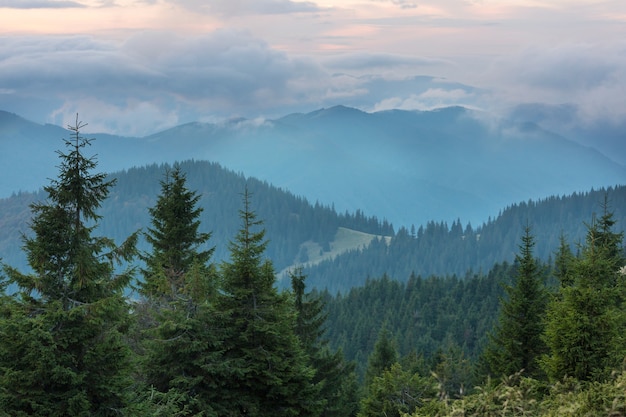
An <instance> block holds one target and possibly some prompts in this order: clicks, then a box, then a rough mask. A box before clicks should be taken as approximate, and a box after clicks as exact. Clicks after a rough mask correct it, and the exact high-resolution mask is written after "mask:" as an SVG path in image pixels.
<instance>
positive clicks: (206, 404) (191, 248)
mask: <svg viewBox="0 0 626 417" xmlns="http://www.w3.org/2000/svg"><path fill="white" fill-rule="evenodd" d="M198 199H199V196H198V195H197V194H196V193H195V192H193V191H190V190H188V189H187V187H186V178H185V175H184V174H183V173H182V172H181V169H180V167H179V166H178V165H176V166H175V167H174V170H173V171H172V172H166V179H165V180H164V181H162V182H161V194H160V195H159V197H158V198H157V202H156V204H155V206H154V207H152V208H151V209H150V214H151V215H152V225H153V227H152V228H150V229H149V230H148V233H147V234H146V238H147V240H148V243H149V244H150V245H151V246H152V251H151V252H148V253H146V254H144V255H143V256H142V258H143V260H144V261H145V263H146V267H145V268H144V269H143V270H142V273H143V276H144V281H143V282H142V283H140V292H141V293H142V294H143V295H144V297H145V298H144V300H143V301H142V302H143V303H144V305H143V306H142V307H143V308H139V309H137V314H142V313H143V314H145V315H147V319H146V318H145V319H144V320H143V321H144V322H147V323H148V325H147V326H148V328H147V329H145V333H146V341H145V343H144V345H145V350H146V351H145V360H144V371H143V376H144V378H145V383H146V385H148V386H149V387H151V389H152V390H153V391H150V392H149V393H148V389H146V392H145V393H144V394H149V398H150V399H151V400H150V401H149V402H148V405H147V407H148V410H153V412H154V410H158V411H159V412H162V413H164V414H165V413H167V414H169V415H178V413H182V414H185V413H186V414H192V415H208V414H210V413H214V412H216V413H218V414H221V413H223V412H224V410H223V409H220V402H219V399H220V398H219V396H218V393H219V391H218V390H217V389H216V388H217V387H218V386H219V384H220V381H221V379H222V376H221V374H220V372H222V371H223V366H222V363H221V360H220V354H221V353H220V329H219V326H218V320H217V317H218V314H217V313H216V311H215V304H214V303H215V294H216V289H217V283H216V282H217V273H216V270H215V267H214V266H213V265H211V264H209V260H210V256H211V253H212V252H213V249H208V250H200V248H201V246H202V245H204V244H206V242H207V240H208V239H209V237H210V234H209V233H201V232H199V231H198V229H199V226H200V222H199V220H198V217H199V216H200V213H201V211H202V210H201V209H200V208H197V207H196V205H197V203H198ZM165 406H166V407H165ZM164 407H165V408H164ZM144 412H145V410H144ZM203 413H204V414H203Z"/></svg>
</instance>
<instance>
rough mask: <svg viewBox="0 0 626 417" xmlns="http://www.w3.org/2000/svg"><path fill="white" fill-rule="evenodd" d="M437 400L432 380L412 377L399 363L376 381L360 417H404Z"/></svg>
mask: <svg viewBox="0 0 626 417" xmlns="http://www.w3.org/2000/svg"><path fill="white" fill-rule="evenodd" d="M435 396H436V390H435V384H434V383H433V381H432V380H431V379H430V378H424V377H421V376H420V375H419V374H417V373H413V374H411V373H410V372H407V371H405V370H403V369H402V366H401V365H400V364H399V363H398V362H396V363H394V364H393V365H391V367H389V368H388V369H385V370H384V371H383V372H382V374H380V375H379V376H376V377H374V379H373V380H372V383H371V385H370V389H369V393H368V394H367V396H366V397H365V398H363V400H362V401H361V410H360V411H359V413H358V417H379V416H389V417H392V416H393V417H402V416H405V415H407V413H412V412H414V411H415V409H416V408H417V407H420V406H422V405H424V403H425V402H426V401H428V400H432V399H433V398H434V397H435Z"/></svg>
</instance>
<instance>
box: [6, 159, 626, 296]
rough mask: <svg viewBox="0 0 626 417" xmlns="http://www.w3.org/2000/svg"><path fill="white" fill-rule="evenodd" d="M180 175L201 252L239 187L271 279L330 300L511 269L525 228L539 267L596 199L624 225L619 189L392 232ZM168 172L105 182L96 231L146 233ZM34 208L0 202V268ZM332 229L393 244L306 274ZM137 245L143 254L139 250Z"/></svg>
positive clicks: (193, 174)
mask: <svg viewBox="0 0 626 417" xmlns="http://www.w3.org/2000/svg"><path fill="white" fill-rule="evenodd" d="M181 168H182V169H183V171H184V172H186V174H187V178H188V182H189V186H190V188H192V189H195V190H198V193H199V195H200V200H199V204H200V206H202V207H203V208H204V211H203V213H202V217H201V220H202V227H203V228H204V229H205V230H206V231H209V230H210V231H212V233H213V235H212V238H211V240H210V242H208V243H207V245H210V246H215V247H216V252H215V258H216V259H218V260H221V259H224V258H225V257H226V255H227V249H226V247H227V245H226V244H227V242H228V241H229V239H231V238H232V235H233V234H234V233H235V232H236V230H237V212H238V202H239V197H240V193H241V192H242V190H243V189H244V188H245V187H246V185H247V186H248V188H249V190H250V192H251V193H252V194H253V196H254V200H253V204H254V208H255V209H256V210H257V211H258V213H259V216H260V217H262V218H263V219H264V221H265V225H266V228H267V233H268V239H269V244H268V248H267V255H268V257H269V258H270V259H272V261H273V262H274V265H275V267H276V269H277V271H281V270H283V269H285V268H289V267H291V268H293V267H294V266H298V265H302V266H304V267H305V273H306V275H307V276H308V279H307V283H308V285H309V286H310V287H312V288H317V289H328V290H329V291H330V293H331V294H334V293H336V292H337V291H343V292H345V291H348V290H349V289H350V288H352V287H354V286H361V285H363V284H364V283H365V281H366V280H367V279H368V278H377V277H381V276H382V275H383V274H387V275H388V276H389V277H390V278H392V279H394V280H398V281H401V282H406V281H407V280H408V279H409V277H410V276H411V275H412V274H414V275H421V276H423V277H428V276H430V275H437V276H447V275H456V276H457V277H464V276H465V275H466V273H468V271H473V273H478V272H483V273H487V272H488V271H489V270H490V269H491V268H492V266H493V265H494V264H496V263H501V262H505V261H506V262H509V263H510V262H512V261H513V259H514V254H515V252H516V248H517V242H518V241H519V239H520V237H521V236H522V234H523V230H524V227H525V226H526V225H529V226H531V227H532V228H533V230H534V231H535V233H536V235H537V247H536V255H537V256H538V257H539V258H540V259H542V260H544V261H548V260H549V259H550V258H551V256H552V255H553V254H554V252H555V251H556V249H557V248H558V245H559V242H560V237H561V235H562V236H563V237H564V238H565V239H566V240H567V241H568V242H570V243H571V244H573V245H576V244H578V243H579V242H581V241H582V240H583V239H584V236H585V233H586V232H585V222H589V221H590V220H591V219H592V217H593V214H594V213H598V212H599V210H600V209H601V202H602V201H603V198H604V196H605V194H606V195H607V196H608V198H609V201H610V203H611V206H612V207H613V208H614V211H615V218H616V219H617V221H618V222H617V227H618V228H619V230H624V225H626V187H625V186H618V187H610V188H608V189H599V190H592V191H588V192H585V193H575V194H572V195H566V196H565V195H564V196H554V197H550V198H547V199H544V200H541V201H528V202H521V203H516V204H513V205H511V206H509V207H506V208H504V209H503V210H502V212H501V213H500V214H499V215H498V216H497V217H496V218H493V219H489V220H488V221H487V222H486V223H485V224H482V225H478V226H473V225H471V224H469V223H463V222H462V220H461V219H458V220H457V221H455V222H453V223H452V224H450V225H449V224H447V223H445V222H435V221H429V222H426V223H425V224H421V225H414V226H412V227H410V228H404V227H401V228H399V229H398V230H397V231H395V232H394V228H393V226H392V225H391V224H389V223H388V222H386V221H381V220H380V219H378V218H376V217H366V216H364V215H363V214H362V212H360V211H357V212H355V213H347V212H345V213H337V212H336V211H335V210H333V208H332V207H328V206H323V205H321V204H319V203H315V204H311V203H309V202H308V201H307V200H306V199H305V198H303V197H298V196H294V195H293V194H291V193H290V192H288V191H286V190H282V189H279V188H276V187H273V186H271V185H270V184H267V183H266V182H262V181H259V180H257V179H255V178H248V177H245V176H244V175H242V174H237V173H234V172H232V171H230V170H227V169H225V168H223V167H221V166H220V165H219V164H216V163H210V162H206V161H185V162H183V163H182V164H181ZM168 169H171V165H167V164H154V165H150V166H146V167H141V168H132V169H129V170H126V171H122V172H118V173H115V174H113V175H112V176H111V177H112V178H116V179H117V185H116V187H115V188H114V189H113V190H112V192H111V198H109V199H108V200H106V201H105V202H103V205H102V208H101V209H100V213H101V214H102V215H103V220H102V222H100V224H99V226H98V227H99V230H101V231H102V233H105V234H107V235H110V236H112V237H113V238H114V239H116V240H119V239H122V238H123V237H124V236H127V235H128V234H130V233H132V232H134V231H136V230H139V229H143V228H145V227H147V225H148V219H149V214H148V210H147V208H148V207H149V206H150V205H151V204H152V203H153V202H154V201H155V199H156V196H157V194H158V188H159V181H160V179H161V178H162V175H163V173H164V172H166V171H167V170H168ZM43 198H44V195H43V194H42V193H40V194H31V193H18V194H15V195H13V196H12V197H10V198H7V199H0V226H1V230H2V234H0V257H2V258H3V259H4V261H5V262H7V263H9V264H12V265H15V266H23V265H25V257H24V254H23V252H22V251H21V242H20V233H24V232H28V219H29V217H30V210H29V208H28V204H29V203H31V202H33V201H36V200H41V199H43ZM340 227H342V228H346V229H349V230H355V231H359V232H365V233H369V234H373V235H379V236H393V238H392V239H390V240H389V239H382V238H380V239H376V240H373V241H372V243H371V244H370V245H369V246H367V247H362V246H360V245H359V246H357V247H355V248H353V249H352V250H348V251H347V252H346V253H343V254H340V255H338V256H334V257H328V258H327V259H326V260H322V261H320V262H316V263H315V264H314V265H307V261H308V260H309V258H312V256H311V255H313V254H309V253H307V249H306V248H310V247H316V248H319V249H317V250H318V251H323V252H324V253H326V254H327V255H330V254H331V252H330V249H331V242H332V241H333V240H334V239H335V238H336V236H337V231H338V230H339V228H340ZM313 243H315V245H313ZM139 245H140V247H141V248H144V247H145V243H144V242H143V240H140V242H139ZM348 249H349V247H348ZM316 255H317V254H316ZM280 285H281V286H282V287H286V286H288V285H289V283H288V280H282V281H281V282H280Z"/></svg>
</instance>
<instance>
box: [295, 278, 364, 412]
mask: <svg viewBox="0 0 626 417" xmlns="http://www.w3.org/2000/svg"><path fill="white" fill-rule="evenodd" d="M290 277H291V288H292V291H293V295H294V304H295V308H296V327H295V331H296V335H297V336H298V338H299V339H300V342H301V344H302V346H303V347H304V351H305V353H306V354H307V356H308V357H309V361H310V364H311V365H312V366H313V368H314V369H315V376H314V377H313V380H312V382H313V384H315V385H316V386H318V388H319V398H320V399H321V400H322V402H323V403H324V408H323V412H322V415H323V416H325V417H332V416H337V417H349V416H353V415H355V414H356V412H357V410H358V384H357V380H356V373H355V364H354V363H347V362H346V361H345V360H344V357H343V352H342V351H341V350H337V351H333V350H332V349H331V348H330V346H329V344H328V340H326V339H325V338H324V333H325V332H326V330H325V328H324V326H325V324H326V318H327V313H326V312H325V308H326V305H325V303H324V301H323V300H322V298H321V296H319V295H318V296H313V295H312V294H311V293H310V292H309V293H307V292H305V289H306V284H305V279H306V277H305V275H304V274H303V272H302V268H298V269H296V270H295V271H292V272H290Z"/></svg>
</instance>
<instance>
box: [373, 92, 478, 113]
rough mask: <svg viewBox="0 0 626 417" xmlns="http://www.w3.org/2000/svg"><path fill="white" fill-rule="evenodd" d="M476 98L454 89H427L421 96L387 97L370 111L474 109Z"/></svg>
mask: <svg viewBox="0 0 626 417" xmlns="http://www.w3.org/2000/svg"><path fill="white" fill-rule="evenodd" d="M475 100H476V97H475V94H474V93H472V92H468V91H467V90H464V89H460V88H456V89H451V90H447V89H444V88H429V89H428V90H426V91H424V92H423V93H421V94H409V95H408V96H396V97H388V98H385V99H383V100H382V101H380V102H378V103H376V104H375V105H374V106H373V109H372V111H383V110H392V109H400V110H433V109H438V108H442V107H449V106H464V107H470V108H471V107H474V106H473V102H475Z"/></svg>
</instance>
